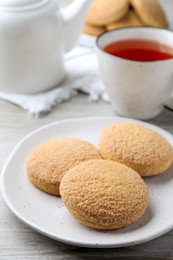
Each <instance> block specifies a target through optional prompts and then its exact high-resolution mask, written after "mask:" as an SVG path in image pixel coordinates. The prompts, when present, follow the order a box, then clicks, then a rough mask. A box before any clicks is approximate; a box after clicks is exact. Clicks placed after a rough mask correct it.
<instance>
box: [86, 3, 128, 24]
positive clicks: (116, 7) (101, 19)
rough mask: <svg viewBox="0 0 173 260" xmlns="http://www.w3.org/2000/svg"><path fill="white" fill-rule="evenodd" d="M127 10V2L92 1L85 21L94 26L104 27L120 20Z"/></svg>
mask: <svg viewBox="0 0 173 260" xmlns="http://www.w3.org/2000/svg"><path fill="white" fill-rule="evenodd" d="M128 10H129V1H128V0H121V1H116V0H94V1H93V2H92V4H91V6H90V8H89V10H88V13H87V16H86V21H87V22H88V23H89V24H93V25H96V26H104V25H106V24H108V23H111V22H113V21H117V20H119V19H121V18H122V17H123V16H124V15H126V13H127V12H128Z"/></svg>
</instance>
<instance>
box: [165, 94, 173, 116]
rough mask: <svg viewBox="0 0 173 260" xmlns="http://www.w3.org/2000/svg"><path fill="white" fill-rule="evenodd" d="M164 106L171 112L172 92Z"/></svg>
mask: <svg viewBox="0 0 173 260" xmlns="http://www.w3.org/2000/svg"><path fill="white" fill-rule="evenodd" d="M164 107H165V108H166V109H168V110H170V111H172V112H173V93H172V95H171V96H170V98H169V99H168V100H167V101H166V103H165V105H164Z"/></svg>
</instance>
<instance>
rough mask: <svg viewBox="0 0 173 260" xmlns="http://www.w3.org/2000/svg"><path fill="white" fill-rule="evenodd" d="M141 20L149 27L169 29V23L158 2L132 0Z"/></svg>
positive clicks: (154, 0)
mask: <svg viewBox="0 0 173 260" xmlns="http://www.w3.org/2000/svg"><path fill="white" fill-rule="evenodd" d="M130 3H131V5H132V7H133V9H134V10H135V12H136V13H137V14H138V15H139V17H140V18H141V20H142V21H143V22H144V23H145V24H146V25H148V26H153V27H160V28H167V27H168V22H167V19H166V16H165V14H164V11H163V10H162V7H161V6H160V4H159V3H158V2H157V0H130Z"/></svg>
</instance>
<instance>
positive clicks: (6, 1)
mask: <svg viewBox="0 0 173 260" xmlns="http://www.w3.org/2000/svg"><path fill="white" fill-rule="evenodd" d="M47 2H48V0H0V7H7V8H8V7H10V8H11V7H12V8H13V7H14V8H25V7H29V6H40V5H43V4H45V3H47Z"/></svg>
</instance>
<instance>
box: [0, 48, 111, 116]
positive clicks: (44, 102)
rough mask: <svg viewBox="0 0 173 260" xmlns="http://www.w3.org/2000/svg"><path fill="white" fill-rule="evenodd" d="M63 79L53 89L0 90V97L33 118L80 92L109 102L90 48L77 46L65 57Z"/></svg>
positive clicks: (90, 98)
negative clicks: (21, 92) (10, 91)
mask: <svg viewBox="0 0 173 260" xmlns="http://www.w3.org/2000/svg"><path fill="white" fill-rule="evenodd" d="M65 65H66V71H67V77H66V80H65V81H64V82H63V83H62V84H61V85H60V86H58V87H57V88H54V89H51V90H49V91H46V92H43V93H38V94H32V95H31V94H29V95H26V94H12V93H10V94H9V93H3V92H0V98H1V99H4V100H6V101H9V102H12V103H14V104H16V105H18V106H20V107H21V108H23V109H25V110H27V111H28V112H29V113H30V114H31V115H32V116H34V117H41V116H44V115H46V114H47V113H48V112H50V111H51V109H52V108H53V107H54V106H56V105H57V104H59V103H62V102H64V101H67V100H69V99H71V98H72V97H74V96H76V95H78V93H79V92H81V91H82V92H84V93H86V94H87V95H88V97H89V100H90V101H97V100H99V99H102V100H103V101H105V102H109V97H108V95H107V93H106V91H105V88H104V85H103V83H102V80H101V79H100V76H99V69H98V61H97V57H96V54H95V52H94V49H92V48H86V47H82V46H77V47H76V48H75V49H74V50H73V51H71V52H70V53H69V54H67V55H66V57H65Z"/></svg>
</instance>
